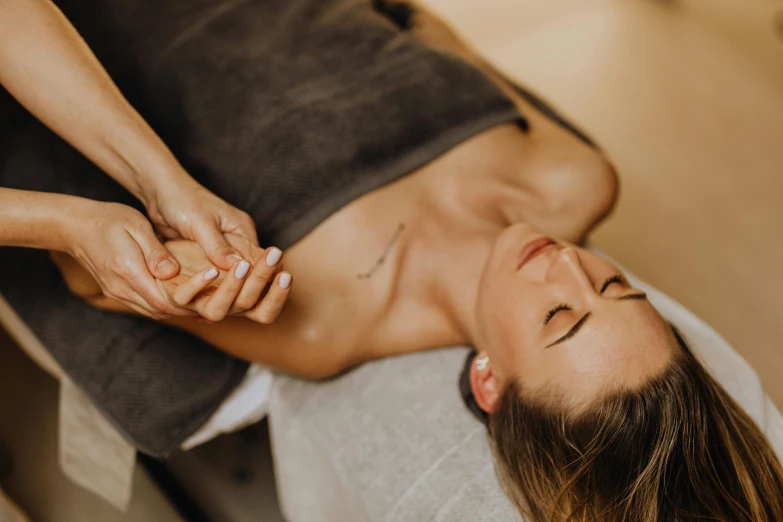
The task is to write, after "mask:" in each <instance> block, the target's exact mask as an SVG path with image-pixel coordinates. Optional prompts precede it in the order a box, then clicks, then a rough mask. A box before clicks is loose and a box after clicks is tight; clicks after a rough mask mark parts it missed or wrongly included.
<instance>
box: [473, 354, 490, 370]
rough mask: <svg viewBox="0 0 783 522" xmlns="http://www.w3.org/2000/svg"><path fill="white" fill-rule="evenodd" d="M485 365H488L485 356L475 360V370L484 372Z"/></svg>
mask: <svg viewBox="0 0 783 522" xmlns="http://www.w3.org/2000/svg"><path fill="white" fill-rule="evenodd" d="M487 364H489V357H487V356H486V355H485V356H484V357H479V358H478V359H476V369H478V370H486V369H487Z"/></svg>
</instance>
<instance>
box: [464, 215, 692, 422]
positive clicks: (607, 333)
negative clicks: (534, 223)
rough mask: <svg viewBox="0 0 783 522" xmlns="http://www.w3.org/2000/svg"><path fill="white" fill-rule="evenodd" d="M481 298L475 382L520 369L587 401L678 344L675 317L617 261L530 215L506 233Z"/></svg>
mask: <svg viewBox="0 0 783 522" xmlns="http://www.w3.org/2000/svg"><path fill="white" fill-rule="evenodd" d="M477 305H478V306H477V319H478V327H479V334H480V337H479V339H478V340H477V341H478V342H476V345H477V347H478V348H479V349H480V350H481V353H480V356H479V359H478V367H479V369H478V370H476V373H477V374H476V375H474V376H473V380H474V381H476V382H474V388H475V386H476V385H477V384H483V385H490V384H491V385H492V386H493V387H494V388H495V389H496V390H499V389H501V388H502V387H503V386H504V384H505V383H506V382H508V379H517V380H519V381H520V382H521V383H522V385H523V386H524V388H525V389H531V390H541V391H551V392H555V393H558V394H560V395H563V396H564V397H567V398H571V400H573V401H574V404H575V405H578V404H581V403H588V402H590V400H591V399H592V398H593V397H595V396H596V394H598V393H599V392H601V391H602V390H604V391H611V390H613V389H619V388H624V387H634V386H636V385H639V384H641V383H642V382H644V381H645V380H646V379H647V378H649V377H652V376H653V375H655V374H656V373H658V372H660V371H662V370H663V368H664V367H665V366H666V365H667V363H668V362H669V361H670V360H671V358H672V354H673V353H674V350H675V347H676V341H675V338H674V335H673V334H672V332H671V329H670V328H669V326H668V325H667V323H666V322H665V321H664V320H663V319H662V318H661V316H660V315H659V314H658V312H657V311H656V310H655V309H654V308H653V307H652V305H651V304H650V303H649V301H647V299H646V297H645V295H644V293H643V292H642V291H641V290H637V289H635V288H633V287H631V286H630V285H629V284H628V282H627V281H626V280H625V278H624V277H623V274H622V273H621V272H620V271H619V270H618V269H617V268H616V267H615V266H614V265H612V264H611V263H609V262H608V261H606V260H604V259H602V258H600V257H598V256H596V255H594V254H592V253H590V252H588V251H586V250H584V249H582V248H578V247H576V246H574V245H571V244H569V243H566V242H563V241H559V240H552V239H549V238H547V237H546V236H544V235H543V234H541V233H540V232H538V231H537V230H536V229H534V228H533V227H531V226H529V225H526V224H520V225H514V226H512V227H509V228H507V229H506V230H505V231H504V232H503V233H502V234H501V235H500V236H499V237H498V239H497V241H496V243H495V245H494V247H493V249H492V252H491V254H490V256H489V259H488V260H487V263H486V265H485V267H484V271H483V273H482V276H481V282H480V288H479V293H478V303H477ZM490 402H491V401H490ZM488 406H489V407H487V408H485V409H489V410H491V409H492V408H491V406H492V405H491V404H489V405H488Z"/></svg>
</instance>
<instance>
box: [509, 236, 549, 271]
mask: <svg viewBox="0 0 783 522" xmlns="http://www.w3.org/2000/svg"><path fill="white" fill-rule="evenodd" d="M554 244H555V241H554V240H553V239H552V238H549V237H539V238H538V239H534V240H532V241H528V243H527V244H526V245H525V246H524V247H522V250H521V251H520V252H519V264H518V265H517V270H519V269H520V268H522V267H523V266H525V264H527V263H528V262H530V261H531V260H532V259H533V258H534V257H536V256H537V255H539V254H542V253H543V252H544V250H546V248H547V247H548V246H551V245H554Z"/></svg>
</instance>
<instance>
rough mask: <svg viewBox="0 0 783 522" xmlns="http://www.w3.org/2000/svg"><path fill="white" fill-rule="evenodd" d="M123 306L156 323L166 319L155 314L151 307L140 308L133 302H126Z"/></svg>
mask: <svg viewBox="0 0 783 522" xmlns="http://www.w3.org/2000/svg"><path fill="white" fill-rule="evenodd" d="M123 304H124V305H125V306H127V307H128V308H130V309H131V310H133V311H134V312H136V313H137V314H139V315H142V316H144V317H146V318H148V319H153V320H155V321H162V320H163V319H164V316H163V315H161V314H158V313H155V312H154V311H153V310H152V308H149V306H146V307H144V306H139V305H138V304H136V303H134V302H133V301H124V302H123Z"/></svg>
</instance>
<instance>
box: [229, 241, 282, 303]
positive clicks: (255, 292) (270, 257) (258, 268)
mask: <svg viewBox="0 0 783 522" xmlns="http://www.w3.org/2000/svg"><path fill="white" fill-rule="evenodd" d="M282 258H283V252H282V250H280V249H279V248H277V247H270V248H267V249H266V251H264V252H263V253H262V255H260V256H259V257H258V259H257V260H256V262H255V266H254V267H253V270H252V272H250V274H249V275H248V276H247V281H245V284H244V285H243V286H242V290H241V291H240V292H239V295H238V296H237V298H236V300H235V301H234V306H233V308H232V310H231V313H238V312H244V311H245V310H249V309H251V308H253V307H255V306H256V305H257V304H258V300H259V299H260V298H261V294H262V293H263V292H264V288H266V285H268V284H269V281H271V280H272V279H273V278H274V277H275V273H276V272H277V270H278V268H279V267H280V260H281V259H282Z"/></svg>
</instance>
